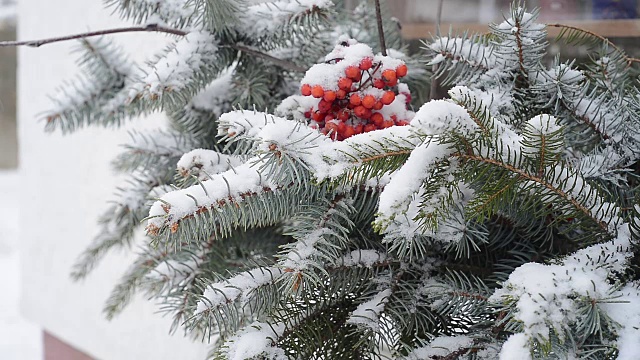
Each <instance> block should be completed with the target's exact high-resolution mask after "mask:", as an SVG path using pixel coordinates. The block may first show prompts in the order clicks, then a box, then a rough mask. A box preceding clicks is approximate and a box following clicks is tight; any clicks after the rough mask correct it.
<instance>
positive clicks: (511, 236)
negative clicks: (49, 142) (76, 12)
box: [47, 0, 640, 359]
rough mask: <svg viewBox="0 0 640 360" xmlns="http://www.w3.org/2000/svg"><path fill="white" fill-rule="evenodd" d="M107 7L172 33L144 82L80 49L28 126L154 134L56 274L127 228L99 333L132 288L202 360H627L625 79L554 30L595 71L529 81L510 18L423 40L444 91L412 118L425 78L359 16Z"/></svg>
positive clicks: (314, 3)
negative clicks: (165, 120) (123, 269)
mask: <svg viewBox="0 0 640 360" xmlns="http://www.w3.org/2000/svg"><path fill="white" fill-rule="evenodd" d="M110 3H112V4H113V5H114V6H116V8H117V9H119V10H120V12H121V14H122V15H123V16H124V17H126V18H130V19H132V20H134V21H136V22H138V23H140V24H149V23H151V24H152V25H146V26H147V27H149V26H150V27H152V28H154V29H160V30H162V29H164V30H166V31H165V32H171V33H173V34H175V35H179V36H180V37H179V38H177V39H176V41H175V44H174V45H173V46H171V47H169V48H168V49H167V50H166V51H165V52H163V53H162V54H159V55H158V56H157V58H156V59H154V60H152V61H150V62H149V63H148V64H147V65H145V66H137V65H132V64H131V62H130V61H128V60H126V57H125V55H123V54H122V52H120V51H118V50H117V49H116V48H115V47H114V45H113V44H111V43H110V42H108V41H107V40H105V39H100V40H97V41H95V40H91V41H89V40H85V41H83V47H84V49H85V55H84V57H83V58H82V64H83V66H84V67H85V69H86V70H87V72H86V74H87V77H86V78H82V79H81V80H80V81H78V82H76V83H75V86H76V87H75V89H76V91H74V92H73V93H69V94H68V96H66V97H63V98H59V99H58V107H57V108H56V109H55V110H54V111H52V112H51V114H50V115H49V116H48V118H47V119H48V127H49V128H50V129H61V130H62V131H73V130H76V129H78V128H80V127H83V126H86V125H105V126H112V125H113V126H117V125H119V124H121V123H122V121H123V120H125V119H126V118H129V117H131V116H134V115H139V114H144V113H148V112H152V111H160V110H163V111H165V112H166V113H167V115H168V116H169V118H170V119H171V127H170V128H169V129H166V130H162V131H157V132H152V133H134V134H133V135H132V142H131V143H130V144H129V145H128V147H127V151H126V152H125V153H124V154H122V155H121V156H119V157H118V158H117V159H116V161H115V165H116V167H117V168H118V169H120V170H122V171H124V172H126V173H129V174H130V179H129V181H128V182H127V183H126V184H125V185H124V186H123V187H122V189H121V190H120V193H119V196H118V199H117V201H116V202H115V203H114V205H113V206H112V207H111V208H109V209H108V210H107V211H106V212H105V215H104V217H103V218H102V220H101V224H102V225H101V226H102V228H101V229H102V231H101V234H100V236H99V237H98V238H96V239H95V241H94V243H93V244H92V245H91V246H90V248H89V249H88V250H87V251H86V253H85V254H84V256H83V257H82V258H81V259H80V260H79V262H78V264H77V265H76V267H75V268H74V272H73V276H74V277H76V278H83V277H85V276H86V275H87V273H88V272H89V271H90V270H91V269H92V268H93V267H94V265H95V264H96V262H97V261H98V260H99V259H100V257H101V256H102V255H103V254H104V253H105V252H107V251H108V250H110V249H111V248H114V247H122V246H125V247H126V246H129V245H130V243H131V240H132V238H133V234H134V230H135V229H136V227H137V226H138V224H139V223H140V222H141V221H142V220H143V219H144V221H145V225H146V230H147V234H148V236H149V237H150V240H149V241H148V243H147V246H146V248H145V249H144V251H143V252H142V253H141V254H140V255H139V257H138V259H137V260H136V261H135V263H134V264H132V265H131V268H130V270H129V272H128V273H127V274H126V275H125V276H124V278H123V279H122V282H121V283H120V284H118V285H117V287H116V288H115V289H114V291H113V294H112V296H111V298H110V299H109V300H108V303H107V305H106V309H105V311H106V313H107V316H108V317H112V316H114V315H115V314H117V312H119V311H120V310H121V309H122V308H123V307H124V306H125V305H126V304H127V301H128V300H129V299H130V297H131V296H132V295H133V294H134V293H136V292H140V291H141V292H144V293H145V294H147V295H148V296H149V297H150V298H152V299H154V300H157V301H160V302H161V303H162V304H163V310H164V311H166V312H168V313H170V314H171V315H172V316H173V317H174V319H175V322H174V328H179V327H183V328H184V330H185V332H186V333H187V334H188V335H190V336H193V337H194V338H197V339H204V340H205V341H206V340H213V339H216V340H215V346H214V349H213V350H212V354H211V357H212V358H215V359H286V358H296V359H312V358H313V359H368V358H380V357H382V358H385V357H386V358H398V359H498V358H500V359H568V358H569V359H572V358H580V359H634V358H635V357H636V356H637V355H636V354H639V353H640V345H639V344H640V329H639V328H638V324H639V323H640V290H639V289H638V285H639V284H638V272H637V267H636V264H637V258H636V253H637V251H638V249H637V245H636V244H637V233H638V220H637V217H638V210H639V209H640V208H639V207H638V206H637V205H636V204H637V198H638V191H637V187H636V186H637V185H636V184H637V160H638V156H640V155H639V154H640V148H639V147H640V143H639V141H640V135H639V134H638V129H640V124H639V122H640V102H639V101H638V99H639V97H638V96H639V94H638V83H637V79H636V78H635V72H634V68H633V65H634V64H635V63H636V62H637V61H636V60H635V59H630V58H628V57H627V56H626V55H625V54H624V53H623V52H622V51H621V50H619V49H618V48H616V47H615V46H612V45H611V44H610V43H609V42H607V41H604V42H602V41H601V40H602V39H599V38H598V37H597V36H595V35H594V34H589V33H586V32H583V31H580V30H578V29H571V28H566V29H565V31H564V34H563V35H564V38H565V39H568V40H569V41H570V42H577V41H581V42H585V41H587V42H589V43H591V44H599V47H598V52H597V56H594V58H593V59H592V60H591V61H590V62H589V63H588V64H586V65H580V66H578V65H577V64H576V63H575V62H574V61H569V62H561V61H560V60H559V58H556V59H555V60H553V61H552V63H551V64H550V65H548V64H547V63H548V62H547V61H546V60H545V59H544V58H543V57H544V56H545V55H546V54H547V46H548V44H547V40H546V39H547V36H546V31H545V26H544V25H541V24H538V23H537V22H536V12H535V11H533V12H532V13H529V12H527V11H525V10H524V9H523V8H522V7H520V6H513V8H512V10H511V13H510V14H508V16H506V17H505V18H506V20H505V21H504V22H502V23H500V24H496V25H492V26H491V31H490V33H489V34H485V35H474V36H471V37H468V36H466V35H465V36H462V37H453V36H449V37H441V38H436V39H434V40H433V42H431V43H426V44H425V51H426V52H427V54H426V55H423V56H424V59H427V60H428V61H430V64H438V67H437V69H438V70H437V73H436V74H435V75H436V76H437V77H439V78H440V79H441V80H442V81H443V82H444V83H445V84H448V85H451V86H452V88H451V90H450V91H449V98H448V99H445V100H435V101H429V102H426V103H424V102H425V99H424V89H427V88H428V81H427V80H426V77H427V76H429V74H428V72H427V71H426V68H427V65H424V64H423V65H420V64H419V62H417V61H415V60H413V59H412V58H411V57H409V56H407V55H405V54H404V53H403V51H404V48H403V47H402V42H401V39H400V36H399V33H398V31H397V30H398V29H397V27H396V25H395V24H394V22H393V21H390V20H386V22H385V23H384V24H383V28H384V29H386V30H387V31H388V32H387V33H386V34H385V35H386V36H385V37H384V38H386V45H387V46H388V47H389V49H390V50H389V51H388V53H387V51H386V49H385V46H384V42H383V43H382V44H383V45H382V46H380V47H379V48H378V47H377V46H379V45H377V43H378V42H377V39H378V36H377V35H378V34H377V32H376V30H377V22H376V18H375V13H376V12H375V11H374V8H373V4H372V3H368V2H363V3H362V4H361V5H360V6H359V7H358V8H356V10H355V11H353V12H346V11H342V10H340V9H342V7H341V6H342V4H340V3H339V2H336V3H335V4H334V3H333V2H330V1H328V0H298V1H277V2H273V3H271V2H266V3H265V2H256V3H254V2H252V1H232V0H224V1H220V0H216V1H212V0H207V1H205V0H189V1H181V0H173V1H166V2H158V1H151V0H136V1H131V0H126V1H125V0H112V1H110ZM159 24H162V25H159ZM167 29H169V30H171V29H172V30H171V31H169V30H167ZM371 47H373V49H372V48H371ZM394 49H397V50H394ZM378 51H380V52H381V53H378ZM325 54H328V55H326V56H325ZM316 62H318V64H315V65H314V63H316ZM545 64H547V65H545ZM407 65H408V66H407ZM307 69H308V71H306V73H304V77H302V75H303V72H304V71H303V70H307ZM297 84H300V87H298V85H297ZM298 89H299V91H300V95H298V94H296V93H297V92H298ZM411 103H412V104H414V105H416V108H418V107H419V110H418V111H417V112H413V111H412V110H411V109H412V107H411V106H410V104H411ZM234 106H235V107H236V108H235V109H234ZM246 108H249V109H252V108H253V109H265V108H266V109H267V110H266V111H265V112H260V111H258V110H243V109H246ZM176 169H177V171H176ZM147 214H148V216H147Z"/></svg>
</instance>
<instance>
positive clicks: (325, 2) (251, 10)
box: [238, 0, 334, 37]
mask: <svg viewBox="0 0 640 360" xmlns="http://www.w3.org/2000/svg"><path fill="white" fill-rule="evenodd" d="M333 6H334V3H333V2H332V1H330V0H283V1H266V2H260V3H258V4H255V5H251V6H249V7H247V9H246V11H245V12H244V13H243V16H242V17H241V24H240V25H239V27H238V31H239V32H241V33H243V34H245V35H246V36H249V37H263V36H265V35H267V36H268V35H269V34H274V33H277V32H281V31H283V29H284V28H285V27H286V26H288V25H289V24H291V23H295V22H297V20H298V19H300V18H302V17H304V16H308V15H311V14H314V13H321V12H323V11H325V12H326V11H327V10H329V9H331V8H332V7H333Z"/></svg>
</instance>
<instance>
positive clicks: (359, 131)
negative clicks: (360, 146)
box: [354, 124, 364, 134]
mask: <svg viewBox="0 0 640 360" xmlns="http://www.w3.org/2000/svg"><path fill="white" fill-rule="evenodd" d="M354 130H355V131H356V134H362V132H363V131H364V125H362V124H358V125H356V126H355V127H354Z"/></svg>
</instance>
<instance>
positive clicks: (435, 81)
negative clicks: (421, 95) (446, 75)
mask: <svg viewBox="0 0 640 360" xmlns="http://www.w3.org/2000/svg"><path fill="white" fill-rule="evenodd" d="M443 3H444V0H440V1H439V2H438V13H437V14H436V36H437V37H440V24H441V23H442V5H443ZM431 69H432V71H433V75H434V76H432V77H431V88H430V90H429V100H433V99H434V97H435V95H436V92H437V91H438V79H437V78H436V76H435V74H436V72H438V64H433V66H432V68H431Z"/></svg>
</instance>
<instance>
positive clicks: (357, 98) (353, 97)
mask: <svg viewBox="0 0 640 360" xmlns="http://www.w3.org/2000/svg"><path fill="white" fill-rule="evenodd" d="M361 102H362V99H360V95H358V94H351V97H350V98H349V103H350V104H351V105H353V106H358V105H360V103H361Z"/></svg>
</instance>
